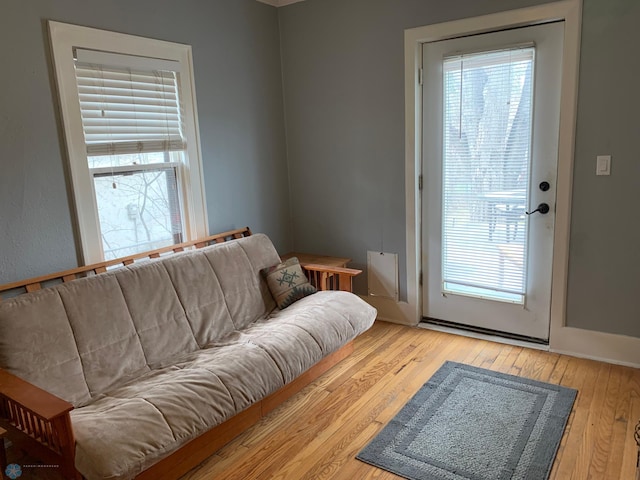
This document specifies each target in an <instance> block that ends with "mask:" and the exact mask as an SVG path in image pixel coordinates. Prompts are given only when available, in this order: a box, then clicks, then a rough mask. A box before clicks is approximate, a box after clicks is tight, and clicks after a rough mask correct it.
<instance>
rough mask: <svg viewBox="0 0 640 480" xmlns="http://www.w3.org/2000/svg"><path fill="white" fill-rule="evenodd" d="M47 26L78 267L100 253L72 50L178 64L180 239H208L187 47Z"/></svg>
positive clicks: (56, 24) (62, 25)
mask: <svg viewBox="0 0 640 480" xmlns="http://www.w3.org/2000/svg"><path fill="white" fill-rule="evenodd" d="M48 23H49V34H50V38H51V50H52V54H53V61H54V68H55V73H56V81H57V85H58V94H59V97H60V109H61V113H62V120H63V123H64V135H65V140H66V144H67V152H68V155H69V165H70V167H71V168H70V172H71V181H72V186H73V195H74V200H75V210H76V216H77V221H78V227H79V228H78V230H79V235H80V243H81V247H82V256H83V261H84V263H85V264H90V263H96V262H99V261H101V260H102V259H103V253H102V239H101V238H100V226H99V220H98V213H97V211H98V210H97V204H96V197H95V193H94V190H93V177H92V175H91V172H90V169H89V164H88V161H87V151H86V146H85V142H84V134H83V127H82V116H81V113H80V102H79V99H78V91H77V87H76V79H75V70H74V59H73V49H74V48H76V47H77V48H85V49H90V50H100V51H107V52H113V53H119V54H123V55H136V56H140V57H149V58H157V59H163V60H170V61H175V62H179V63H180V65H181V73H180V76H181V81H180V91H179V95H180V98H181V99H182V102H183V108H184V117H183V121H184V126H185V136H186V142H187V150H186V153H187V158H188V160H187V167H188V168H186V169H185V170H186V172H185V173H186V175H182V176H181V185H180V188H181V191H182V192H183V195H182V198H181V199H182V201H183V202H184V205H183V210H184V213H185V215H184V219H183V222H184V230H185V234H186V236H187V238H186V239H185V240H194V239H197V238H202V237H205V236H206V235H207V234H208V221H207V207H206V198H205V192H204V178H203V168H202V154H201V149H200V132H199V126H198V112H197V108H196V96H195V82H194V76H193V59H192V53H191V46H189V45H182V44H178V43H172V42H166V41H163V40H155V39H150V38H144V37H137V36H133V35H127V34H123V33H116V32H109V31H105V30H98V29H94V28H89V27H81V26H78V25H70V24H66V23H60V22H54V21H49V22H48Z"/></svg>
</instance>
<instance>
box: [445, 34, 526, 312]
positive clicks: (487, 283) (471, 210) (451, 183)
mask: <svg viewBox="0 0 640 480" xmlns="http://www.w3.org/2000/svg"><path fill="white" fill-rule="evenodd" d="M534 54H535V49H534V48H533V47H531V46H528V47H523V48H515V49H510V50H501V51H491V52H484V53H477V54H470V55H462V56H456V57H452V58H446V59H445V60H444V64H443V74H444V78H443V80H444V131H443V219H442V232H443V238H442V245H443V249H442V256H443V259H442V260H443V263H442V265H443V269H442V272H443V279H442V284H443V292H445V293H446V292H450V293H456V294H461V295H471V296H479V297H483V298H490V299H493V300H499V301H507V302H514V303H524V298H525V297H524V295H525V291H526V258H527V255H526V252H527V223H526V219H525V205H527V195H528V194H527V191H528V185H529V165H530V145H531V102H532V94H533V88H532V78H533V62H534Z"/></svg>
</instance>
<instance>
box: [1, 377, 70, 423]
mask: <svg viewBox="0 0 640 480" xmlns="http://www.w3.org/2000/svg"><path fill="white" fill-rule="evenodd" d="M0 397H5V398H8V399H9V400H11V401H13V402H15V403H17V404H19V405H21V406H23V407H24V408H26V409H27V410H30V411H31V412H33V413H34V414H36V415H37V416H38V417H40V418H42V419H44V420H46V421H51V420H53V419H54V418H57V417H59V416H61V415H64V414H66V413H68V412H70V411H71V410H73V405H71V404H70V403H69V402H67V401H66V400H62V399H61V398H59V397H56V396H55V395H53V394H51V393H49V392H47V391H46V390H43V389H41V388H39V387H36V386H35V385H32V384H31V383H29V382H27V381H25V380H22V379H21V378H20V377H16V376H15V375H13V374H11V373H9V372H7V371H6V370H2V369H1V368H0Z"/></svg>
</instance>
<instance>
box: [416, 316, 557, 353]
mask: <svg viewBox="0 0 640 480" xmlns="http://www.w3.org/2000/svg"><path fill="white" fill-rule="evenodd" d="M418 328H424V329H425V330H433V331H434V332H443V333H451V334H453V335H460V336H462V337H469V338H475V339H477V340H486V341H489V342H494V343H502V344H504V345H512V346H514V347H525V348H530V349H532V350H541V351H543V352H548V351H549V346H548V345H545V344H542V343H536V342H527V341H523V340H516V339H514V338H508V337H501V336H499V335H490V334H487V333H480V332H474V331H472V330H464V329H461V328H455V327H448V326H445V325H438V324H436V323H427V322H420V323H419V324H418Z"/></svg>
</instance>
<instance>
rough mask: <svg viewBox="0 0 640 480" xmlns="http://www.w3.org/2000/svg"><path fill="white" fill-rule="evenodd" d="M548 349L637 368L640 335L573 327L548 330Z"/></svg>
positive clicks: (639, 358)
mask: <svg viewBox="0 0 640 480" xmlns="http://www.w3.org/2000/svg"><path fill="white" fill-rule="evenodd" d="M549 350H550V351H551V352H554V353H562V354H565V355H571V356H574V357H580V358H586V359H589V360H598V361H601V362H607V363H613V364H616V365H624V366H626V367H633V368H640V338H637V337H628V336H626V335H616V334H613V333H605V332H596V331H592V330H584V329H581V328H574V327H562V328H557V329H553V328H552V329H551V336H550V338H549Z"/></svg>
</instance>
